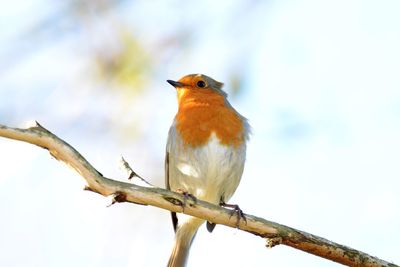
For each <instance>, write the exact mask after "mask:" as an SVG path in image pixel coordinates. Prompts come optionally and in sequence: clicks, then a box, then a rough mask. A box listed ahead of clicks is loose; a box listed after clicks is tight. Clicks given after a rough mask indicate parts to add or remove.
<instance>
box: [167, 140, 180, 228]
mask: <svg viewBox="0 0 400 267" xmlns="http://www.w3.org/2000/svg"><path fill="white" fill-rule="evenodd" d="M169 138H170V135H169V137H168V141H167V148H166V151H165V187H166V188H167V189H168V190H171V187H170V185H169V150H170V146H169V143H170V142H169V141H170V140H169ZM171 218H172V225H173V226H174V231H175V232H176V227H177V225H178V217H177V216H176V212H171Z"/></svg>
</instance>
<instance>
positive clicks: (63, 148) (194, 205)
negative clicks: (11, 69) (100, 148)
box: [0, 122, 399, 267]
mask: <svg viewBox="0 0 400 267" xmlns="http://www.w3.org/2000/svg"><path fill="white" fill-rule="evenodd" d="M0 136H3V137H6V138H10V139H15V140H20V141H23V142H28V143H31V144H34V145H37V146H40V147H42V148H44V149H47V150H48V151H49V152H50V154H51V155H52V156H53V157H55V158H56V159H58V160H60V161H62V162H64V163H66V164H67V165H69V166H70V167H72V168H73V169H74V170H76V171H77V172H78V173H79V174H80V175H81V176H82V177H83V178H84V179H85V180H86V182H87V189H88V190H90V191H93V192H97V193H99V194H101V195H103V196H109V195H113V196H114V202H132V203H136V204H142V205H151V206H155V207H159V208H162V209H166V210H170V211H175V212H184V213H185V214H188V215H191V216H195V217H198V218H202V219H205V220H207V221H210V222H213V223H217V224H224V225H226V226H230V227H237V219H236V216H231V211H230V210H228V209H224V208H221V207H219V206H216V205H213V204H210V203H207V202H204V201H201V200H197V201H196V202H194V201H193V200H190V199H189V200H188V203H187V204H186V206H185V208H184V210H183V208H182V205H183V203H184V202H185V200H184V197H183V195H182V194H178V193H175V192H171V191H168V190H165V189H161V188H154V187H142V186H138V185H135V184H131V183H124V182H120V181H115V180H112V179H109V178H106V177H104V176H103V175H102V174H101V173H100V172H98V171H97V170H96V169H95V168H94V167H93V166H92V165H91V164H90V163H89V162H88V161H87V160H86V159H85V158H84V157H82V155H81V154H79V152H78V151H76V150H75V149H74V148H73V147H72V146H70V145H69V144H67V143H66V142H65V141H63V140H61V139H60V138H58V137H57V136H56V135H54V134H52V133H51V132H49V131H48V130H46V129H45V128H43V127H42V126H41V125H40V124H39V123H37V122H36V124H35V125H34V126H32V127H29V128H27V129H20V128H11V127H7V126H4V125H0ZM132 171H133V170H132ZM245 216H246V219H247V221H244V220H240V222H239V226H238V228H239V229H241V230H243V231H246V232H249V233H252V234H255V235H258V236H261V237H263V238H266V239H267V246H269V247H273V246H275V245H279V244H284V245H287V246H290V247H293V248H296V249H299V250H303V251H305V252H308V253H311V254H314V255H317V256H320V257H323V258H326V259H329V260H332V261H335V262H338V263H341V264H344V265H348V266H392V267H393V266H397V265H395V264H393V263H389V262H386V261H384V260H381V259H378V258H376V257H373V256H370V255H368V254H366V253H363V252H361V251H357V250H355V249H352V248H349V247H346V246H343V245H340V244H337V243H334V242H331V241H329V240H326V239H324V238H322V237H318V236H315V235H312V234H309V233H306V232H303V231H300V230H296V229H294V228H291V227H288V226H285V225H281V224H278V223H275V222H271V221H267V220H265V219H262V218H259V217H256V216H252V215H248V214H246V215H245ZM397 267H399V266H397Z"/></svg>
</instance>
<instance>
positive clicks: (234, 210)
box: [219, 199, 247, 228]
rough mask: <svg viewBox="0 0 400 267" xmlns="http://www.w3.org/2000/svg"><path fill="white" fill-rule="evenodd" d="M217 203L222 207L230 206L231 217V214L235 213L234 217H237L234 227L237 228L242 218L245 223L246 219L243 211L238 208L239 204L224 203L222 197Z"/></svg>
mask: <svg viewBox="0 0 400 267" xmlns="http://www.w3.org/2000/svg"><path fill="white" fill-rule="evenodd" d="M219 205H220V206H221V207H224V208H231V209H232V211H231V216H230V217H232V215H233V214H235V213H236V218H237V221H236V227H237V228H239V223H240V219H243V220H244V222H245V223H246V224H247V219H246V217H245V216H244V213H243V211H242V210H241V209H240V208H239V205H236V204H228V203H225V202H224V201H223V200H222V199H221V201H220V202H219Z"/></svg>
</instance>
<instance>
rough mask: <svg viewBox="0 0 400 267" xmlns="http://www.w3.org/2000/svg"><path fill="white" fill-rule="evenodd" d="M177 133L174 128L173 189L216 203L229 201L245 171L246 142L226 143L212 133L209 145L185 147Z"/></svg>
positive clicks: (171, 150) (171, 153) (171, 140)
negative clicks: (233, 144)
mask: <svg viewBox="0 0 400 267" xmlns="http://www.w3.org/2000/svg"><path fill="white" fill-rule="evenodd" d="M176 135H177V133H176V132H175V131H174V129H171V130H170V135H169V138H168V144H167V151H168V152H169V170H168V171H169V187H170V189H171V190H173V191H177V190H183V191H184V192H188V193H190V194H192V195H194V196H195V197H196V198H198V199H201V200H205V201H208V202H212V203H215V204H219V202H220V200H221V199H222V200H223V201H224V202H227V201H228V200H229V199H230V198H231V196H232V195H233V193H234V192H235V190H236V188H237V186H238V185H239V182H240V178H241V176H242V173H243V167H244V161H245V158H246V144H245V143H243V145H241V146H239V147H237V148H234V147H231V146H226V145H222V144H220V142H219V140H218V138H217V137H216V136H215V134H212V136H211V137H210V139H209V142H208V143H207V144H206V145H205V146H200V147H196V148H191V147H186V148H184V147H183V143H182V141H181V139H180V137H179V135H178V136H176ZM173 136H175V137H177V138H172V137H173Z"/></svg>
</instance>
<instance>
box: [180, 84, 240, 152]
mask: <svg viewBox="0 0 400 267" xmlns="http://www.w3.org/2000/svg"><path fill="white" fill-rule="evenodd" d="M179 90H184V91H183V92H182V91H180V92H178V101H179V111H178V113H177V115H176V121H177V131H178V133H179V134H180V135H181V137H182V139H183V142H184V144H185V145H190V146H192V147H196V146H200V145H203V144H205V143H206V142H207V141H208V139H209V138H210V136H211V134H212V133H215V134H216V136H217V137H218V139H219V140H220V142H221V144H224V145H233V146H235V147H238V146H239V145H241V144H242V143H243V142H244V141H245V135H244V126H243V122H242V119H241V118H240V116H239V115H238V114H237V113H236V112H235V111H234V110H233V109H232V108H229V107H227V106H226V104H225V98H224V97H223V96H222V95H219V94H216V93H215V92H212V91H210V90H201V91H200V92H199V90H197V91H194V90H189V89H179Z"/></svg>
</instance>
